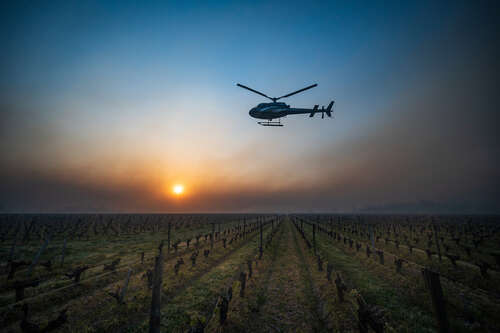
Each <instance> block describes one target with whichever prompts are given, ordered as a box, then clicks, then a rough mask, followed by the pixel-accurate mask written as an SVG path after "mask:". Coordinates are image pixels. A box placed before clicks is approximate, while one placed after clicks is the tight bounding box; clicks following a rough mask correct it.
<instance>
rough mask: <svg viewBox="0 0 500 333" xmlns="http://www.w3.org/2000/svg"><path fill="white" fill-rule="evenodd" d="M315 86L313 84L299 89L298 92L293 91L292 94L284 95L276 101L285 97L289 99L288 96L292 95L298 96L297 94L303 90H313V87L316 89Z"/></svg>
mask: <svg viewBox="0 0 500 333" xmlns="http://www.w3.org/2000/svg"><path fill="white" fill-rule="evenodd" d="M316 86H317V84H316V83H315V84H313V85H310V86H309V87H305V88H302V89H300V90H297V91H294V92H293V93H289V94H287V95H284V96H281V97H278V98H276V100H278V99H280V98H285V97H289V96H292V95H295V94H298V93H299V92H303V91H304V90H307V89H311V88H314V87H316Z"/></svg>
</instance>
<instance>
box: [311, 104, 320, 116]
mask: <svg viewBox="0 0 500 333" xmlns="http://www.w3.org/2000/svg"><path fill="white" fill-rule="evenodd" d="M318 107H319V105H315V106H314V108H313V109H312V112H311V113H310V114H309V118H311V117H314V114H315V113H316V112H317V111H318Z"/></svg>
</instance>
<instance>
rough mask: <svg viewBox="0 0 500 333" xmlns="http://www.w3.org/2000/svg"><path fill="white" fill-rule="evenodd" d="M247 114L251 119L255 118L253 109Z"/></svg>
mask: <svg viewBox="0 0 500 333" xmlns="http://www.w3.org/2000/svg"><path fill="white" fill-rule="evenodd" d="M248 114H249V115H250V116H251V117H255V109H251V110H250V111H249V112H248Z"/></svg>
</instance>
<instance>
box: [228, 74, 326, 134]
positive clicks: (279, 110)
mask: <svg viewBox="0 0 500 333" xmlns="http://www.w3.org/2000/svg"><path fill="white" fill-rule="evenodd" d="M236 85H237V86H238V87H240V88H244V89H247V90H250V91H251V92H254V93H256V94H259V95H261V96H264V97H266V98H269V99H270V100H271V101H273V102H272V103H260V104H259V105H257V106H256V107H254V108H252V109H251V110H250V111H249V112H248V114H249V115H250V116H251V117H253V118H257V119H265V120H266V121H258V122H257V124H259V125H262V126H283V124H282V123H281V119H280V118H281V117H286V116H288V115H291V114H309V117H310V118H312V117H314V115H315V114H316V113H320V112H321V118H322V119H323V118H325V113H326V115H327V116H328V117H331V116H332V106H333V103H334V101H331V102H330V104H328V106H327V107H326V109H325V107H324V106H323V107H322V108H321V109H318V107H319V105H315V106H314V107H313V108H312V109H301V108H291V107H290V105H287V104H286V103H283V102H276V101H277V100H279V99H281V98H285V97H290V96H292V95H295V94H298V93H300V92H303V91H305V90H308V89H311V88H314V87H316V86H317V84H316V83H315V84H313V85H310V86H308V87H305V88H302V89H299V90H297V91H294V92H292V93H289V94H286V95H283V96H281V97H269V96H267V95H266V94H263V93H261V92H260V91H257V90H254V89H252V88H249V87H247V86H244V85H242V84H239V83H237V84H236ZM274 119H278V120H277V121H273V120H274Z"/></svg>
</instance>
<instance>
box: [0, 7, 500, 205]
mask: <svg viewBox="0 0 500 333" xmlns="http://www.w3.org/2000/svg"><path fill="white" fill-rule="evenodd" d="M1 12H2V14H1V15H2V23H1V26H2V29H1V32H0V40H1V44H2V45H3V52H2V54H1V55H0V107H2V109H3V112H2V118H3V119H2V127H3V128H2V129H3V140H2V141H3V143H2V150H4V154H2V155H3V156H4V159H5V161H4V162H5V163H3V165H4V167H3V170H2V176H3V177H4V178H5V179H7V180H8V181H6V182H4V184H5V185H4V186H5V189H4V191H3V193H6V192H7V190H8V192H9V195H5V194H4V197H2V202H3V203H1V207H0V208H1V209H4V210H6V211H13V210H23V211H24V210H27V211H37V210H46V211H67V210H70V211H71V210H78V211H86V210H106V211H117V210H118V211H151V210H154V211H174V210H182V211H208V210H210V211H231V210H245V211H259V210H283V211H289V210H295V211H300V210H317V211H319V210H322V211H329V210H332V211H352V210H363V209H365V208H366V207H370V209H372V208H371V207H389V208H387V209H389V210H390V207H392V206H397V207H401V205H403V206H404V207H407V209H408V210H411V211H426V210H427V209H430V208H428V207H425V205H422V202H432V203H433V204H432V205H431V206H430V207H431V208H432V209H436V207H438V210H441V211H446V212H449V211H452V212H455V211H457V212H460V211H474V212H482V211H485V212H486V211H494V210H495V209H494V207H495V206H497V205H496V204H497V203H498V201H497V199H495V198H493V196H494V195H495V194H496V193H497V192H494V191H495V190H494V188H496V185H497V184H498V178H497V176H498V172H497V171H495V170H496V169H497V168H496V166H497V162H498V160H497V157H495V155H496V152H498V143H497V142H496V141H497V140H496V139H497V137H496V134H495V133H496V132H495V130H494V129H493V128H492V126H491V124H492V122H493V120H496V119H498V118H497V116H496V115H495V112H494V111H496V110H498V108H497V106H498V102H495V101H494V96H495V92H494V89H493V85H492V82H493V80H494V75H493V73H494V71H495V70H496V69H498V60H497V59H498V58H497V57H496V55H498V51H497V50H496V48H495V46H494V44H495V41H496V40H498V38H497V37H498V33H497V32H496V31H497V30H498V29H496V28H497V22H496V21H497V19H496V17H498V16H497V14H498V5H496V4H495V2H488V1H484V2H478V3H473V2H467V1H465V2H461V1H453V2H446V1H443V2H434V1H431V2H425V1H418V2H413V3H411V2H370V3H367V2H352V1H349V2H308V3H304V2H286V4H284V3H283V2H269V1H265V2H259V1H251V2H220V1H217V2H207V1H203V2H190V1H185V2H184V1H183V2H166V3H165V2H159V3H148V4H144V3H143V2H123V1H119V2H105V1H98V2H91V1H85V2H71V1H65V2H56V1H54V2H48V3H36V2H34V3H29V2H26V3H23V2H12V3H11V4H3V5H2V11H1ZM237 82H240V83H242V84H245V85H248V86H250V87H253V88H255V89H258V90H260V91H263V92H265V93H267V94H268V95H273V96H280V95H283V94H285V93H288V92H290V91H293V90H296V89H299V88H302V87H304V86H306V85H309V84H312V83H318V87H317V88H314V89H312V90H310V91H307V92H304V93H302V94H299V95H296V96H293V97H291V98H289V99H287V100H286V102H287V103H289V104H292V105H293V106H298V107H312V106H313V105H314V104H320V105H327V104H328V102H329V101H330V100H335V101H336V104H335V114H336V117H335V119H324V120H321V119H317V118H314V119H309V118H308V117H301V116H296V117H288V118H286V119H285V120H284V122H285V124H286V125H285V127H284V128H279V129H274V128H271V129H269V128H263V127H260V126H258V125H256V124H255V121H254V120H253V119H251V118H250V117H249V116H248V110H249V109H250V108H252V107H253V106H254V105H256V104H258V103H260V102H263V99H262V98H261V97H260V96H258V95H255V94H252V93H250V92H248V91H245V90H243V89H240V88H237V87H236V86H235V84H236V83H237ZM464 92H465V93H466V95H465V96H464V95H462V93H464ZM461 100H462V102H460V101H461ZM466 105H474V107H475V108H476V109H475V110H474V114H475V116H474V117H473V118H469V117H471V115H470V114H469V113H468V111H470V108H466ZM460 133H468V136H471V135H472V138H470V139H469V140H467V142H476V143H477V146H478V147H480V148H477V146H473V147H470V150H471V151H470V152H469V151H467V150H464V142H462V140H464V139H465V138H464V135H459V134H460ZM416 137H418V138H419V140H415V142H414V141H412V140H414V138H416ZM426 138H427V139H426ZM465 146H467V145H465ZM436 147H439V149H437V148H436ZM478 150H479V151H478ZM386 152H387V153H386ZM426 152H428V154H427V156H430V157H431V158H434V159H435V158H444V157H446V160H444V161H443V163H441V164H440V165H441V166H442V165H444V166H446V167H435V166H433V165H429V164H428V163H427V162H425V161H423V159H424V158H425V156H426ZM464 156H465V157H464ZM467 156H469V157H467ZM393 158H394V159H395V161H394V163H391V159H393ZM478 158H481V159H484V161H485V162H484V163H481V164H482V165H483V166H484V170H483V169H481V170H478V169H477V166H475V164H476V163H474V161H476V160H477V159H478ZM366 163H368V164H369V165H366ZM457 163H458V164H459V165H461V167H460V168H456V166H457ZM390 165H396V166H398V168H399V169H397V170H396V171H397V172H400V173H401V179H399V180H397V181H395V182H394V183H395V185H394V186H391V184H387V182H389V183H392V182H391V181H390V175H391V174H393V172H392V171H390ZM418 166H420V167H418ZM395 168H396V167H395ZM401 168H405V169H404V170H403V169H401ZM413 168H415V171H414V170H413ZM450 169H453V170H454V171H452V172H450ZM388 170H389V171H388ZM405 170H406V171H405ZM358 173H359V174H358ZM478 173H480V174H481V175H478ZM450 175H453V176H450ZM21 180H22V181H21ZM377 180H379V181H377ZM436 180H438V181H436ZM174 182H183V183H186V197H185V198H184V200H183V201H182V202H180V201H179V200H178V199H172V198H170V197H169V196H168V195H165V194H164V193H163V192H164V190H163V189H164V188H169V187H170V186H171V184H173V183H174ZM383 182H386V183H383ZM21 183H22V184H21ZM436 183H441V185H439V186H438V185H436ZM457 184H458V185H457ZM459 184H461V185H459ZM424 185H425V186H426V187H425V188H424ZM338 188H342V190H343V191H346V195H345V196H340V194H339V191H338ZM426 188H427V189H428V190H425V189H426ZM27 189H28V190H27ZM159 189H161V190H159ZM471 191H472V192H473V195H472V196H471V195H470V194H471V193H472V192H471ZM27 192H30V193H33V194H27ZM102 193H106V195H105V200H103V198H101V196H102ZM367 193H370V195H367ZM188 194H189V195H188ZM137 196H141V197H146V198H148V199H144V200H143V202H141V203H137V200H136V198H137ZM235 197H236V198H237V200H236V202H237V204H234V206H231V204H233V203H234V198H235ZM47 198H49V199H47ZM276 198H281V200H279V199H276ZM103 202H105V203H103ZM202 202H205V203H206V204H202ZM384 209H385V208H384Z"/></svg>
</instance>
